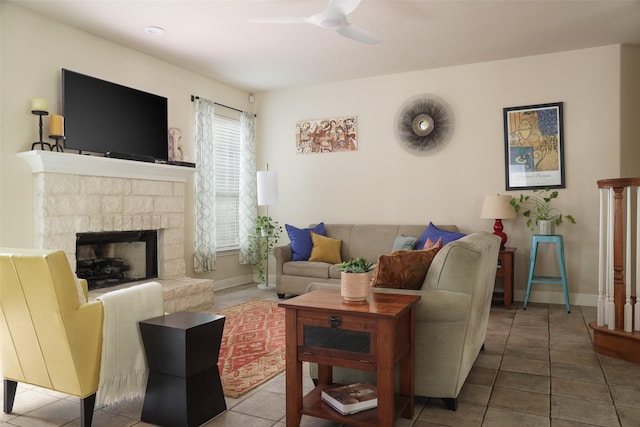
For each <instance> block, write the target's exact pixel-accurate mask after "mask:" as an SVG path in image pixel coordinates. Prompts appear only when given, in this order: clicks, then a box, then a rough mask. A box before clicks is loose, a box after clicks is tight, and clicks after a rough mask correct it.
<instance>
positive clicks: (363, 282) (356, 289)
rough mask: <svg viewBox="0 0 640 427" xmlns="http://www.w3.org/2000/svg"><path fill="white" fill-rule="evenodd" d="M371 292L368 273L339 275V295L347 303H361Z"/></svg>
mask: <svg viewBox="0 0 640 427" xmlns="http://www.w3.org/2000/svg"><path fill="white" fill-rule="evenodd" d="M370 292H371V275H370V274H369V273H345V272H344V271H343V272H342V273H340V295H342V298H344V299H345V300H346V301H348V302H362V301H365V300H366V299H367V297H368V296H369V293H370Z"/></svg>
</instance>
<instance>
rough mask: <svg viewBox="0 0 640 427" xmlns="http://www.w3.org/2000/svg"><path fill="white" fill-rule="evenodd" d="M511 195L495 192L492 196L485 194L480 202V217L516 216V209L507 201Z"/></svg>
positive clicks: (508, 217)
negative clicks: (481, 202)
mask: <svg viewBox="0 0 640 427" xmlns="http://www.w3.org/2000/svg"><path fill="white" fill-rule="evenodd" d="M510 201H511V196H508V195H500V194H496V195H494V196H485V198H484V203H483V204H482V212H481V213H480V218H485V219H513V218H515V217H516V216H517V214H516V211H515V210H514V209H513V207H511V205H510V204H509V202H510Z"/></svg>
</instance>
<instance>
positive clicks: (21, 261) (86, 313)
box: [0, 248, 103, 427]
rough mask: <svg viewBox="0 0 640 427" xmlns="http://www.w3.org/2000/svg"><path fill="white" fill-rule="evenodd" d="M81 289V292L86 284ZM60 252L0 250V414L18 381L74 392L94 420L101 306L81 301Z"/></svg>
mask: <svg viewBox="0 0 640 427" xmlns="http://www.w3.org/2000/svg"><path fill="white" fill-rule="evenodd" d="M83 288H84V289H82V291H84V293H85V301H86V283H83ZM82 291H79V290H78V287H77V285H76V278H75V275H74V274H73V272H72V270H71V267H70V266H69V261H68V260H67V257H66V255H65V253H64V252H62V251H50V250H32V249H6V248H2V249H0V349H1V350H0V363H1V366H2V376H3V378H4V412H5V413H10V412H11V411H12V409H13V402H14V399H15V392H16V387H17V383H18V382H22V383H27V384H32V385H36V386H39V387H44V388H48V389H51V390H56V391H60V392H63V393H67V394H71V395H74V396H77V397H79V398H80V399H81V424H82V426H83V427H89V426H90V425H91V421H92V418H93V409H94V406H95V399H96V391H97V390H98V383H99V378H100V358H101V350H102V321H103V306H102V304H101V303H100V302H99V301H94V302H85V301H81V298H80V293H81V292H82Z"/></svg>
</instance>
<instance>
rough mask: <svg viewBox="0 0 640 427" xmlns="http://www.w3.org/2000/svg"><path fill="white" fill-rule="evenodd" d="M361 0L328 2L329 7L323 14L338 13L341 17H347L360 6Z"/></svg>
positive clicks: (333, 0)
mask: <svg viewBox="0 0 640 427" xmlns="http://www.w3.org/2000/svg"><path fill="white" fill-rule="evenodd" d="M360 1H361V0H329V6H328V7H327V9H326V11H325V12H338V13H340V14H342V15H345V16H346V15H348V14H350V13H351V12H353V11H354V10H356V8H357V7H358V5H359V4H360Z"/></svg>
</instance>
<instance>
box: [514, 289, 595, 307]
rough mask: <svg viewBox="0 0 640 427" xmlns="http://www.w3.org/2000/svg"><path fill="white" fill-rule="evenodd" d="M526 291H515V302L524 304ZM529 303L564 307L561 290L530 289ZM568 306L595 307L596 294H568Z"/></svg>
mask: <svg viewBox="0 0 640 427" xmlns="http://www.w3.org/2000/svg"><path fill="white" fill-rule="evenodd" d="M525 294H526V291H523V290H516V291H515V292H514V294H513V299H514V300H515V301H522V302H524V296H525ZM529 302H538V303H543V304H562V305H564V293H562V290H560V291H559V292H555V291H537V290H535V288H532V289H531V295H529ZM569 304H570V305H582V306H586V307H596V306H597V305H598V295H597V294H585V293H569Z"/></svg>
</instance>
